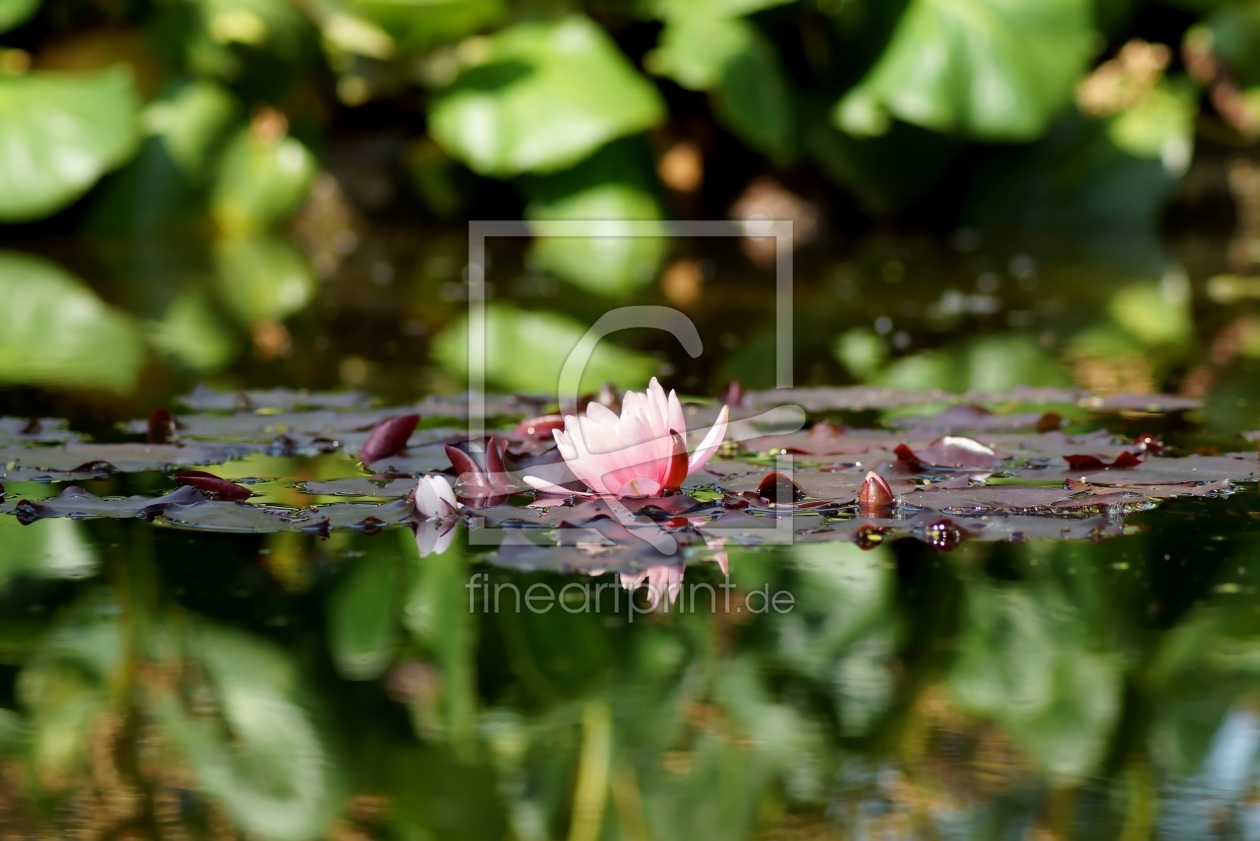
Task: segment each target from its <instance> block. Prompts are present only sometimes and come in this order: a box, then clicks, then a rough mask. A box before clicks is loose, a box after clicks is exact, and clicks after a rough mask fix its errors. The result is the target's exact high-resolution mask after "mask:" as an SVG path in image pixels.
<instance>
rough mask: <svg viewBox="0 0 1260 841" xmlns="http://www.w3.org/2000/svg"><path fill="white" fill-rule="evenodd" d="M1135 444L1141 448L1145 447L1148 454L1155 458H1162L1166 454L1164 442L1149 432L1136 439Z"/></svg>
mask: <svg viewBox="0 0 1260 841" xmlns="http://www.w3.org/2000/svg"><path fill="white" fill-rule="evenodd" d="M1133 443H1134V444H1137V445H1138V446H1140V447H1145V448H1146V452H1148V453H1150V454H1151V455H1153V456H1162V455H1163V454H1164V442H1163V441H1161V440H1160V439H1159V438H1158V437H1156V436H1154V435H1152V434H1150V433H1149V432H1144V433H1142V434H1141V435H1139V436H1137V437H1136V438H1134V439H1133Z"/></svg>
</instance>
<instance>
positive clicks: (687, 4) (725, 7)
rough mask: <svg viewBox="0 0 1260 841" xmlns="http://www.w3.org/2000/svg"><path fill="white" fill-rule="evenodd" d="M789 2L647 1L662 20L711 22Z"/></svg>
mask: <svg viewBox="0 0 1260 841" xmlns="http://www.w3.org/2000/svg"><path fill="white" fill-rule="evenodd" d="M789 2H791V0H649V2H648V3H647V6H648V8H649V9H651V11H652V13H653V14H655V15H658V16H659V17H663V18H670V19H673V18H681V17H699V18H707V19H709V20H713V19H716V18H730V17H737V16H739V15H747V14H751V13H752V12H759V11H761V10H762V9H769V8H771V7H773V6H781V5H783V4H784V3H789Z"/></svg>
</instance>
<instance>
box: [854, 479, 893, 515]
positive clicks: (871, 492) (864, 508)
mask: <svg viewBox="0 0 1260 841" xmlns="http://www.w3.org/2000/svg"><path fill="white" fill-rule="evenodd" d="M895 504H896V497H894V496H893V492H892V488H890V487H888V483H887V482H885V481H884V477H883V476H880V475H879V474H878V473H876V472H875V471H874V470H871V471H869V472H867V474H866V478H865V479H863V480H862V488H861V489H860V490H859V491H858V513H859V514H861V515H862V516H863V517H880V516H887V514H888V513H890V511H891V509H892V507H893V506H894V505H895Z"/></svg>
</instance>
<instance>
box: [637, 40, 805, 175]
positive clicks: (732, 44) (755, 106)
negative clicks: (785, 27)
mask: <svg viewBox="0 0 1260 841" xmlns="http://www.w3.org/2000/svg"><path fill="white" fill-rule="evenodd" d="M652 56H653V63H654V66H652V70H653V71H654V72H661V73H664V74H665V75H667V76H669V77H670V78H671V79H673V80H674V81H676V82H677V83H678V84H680V85H682V86H683V87H685V88H689V89H690V90H699V91H708V92H709V93H710V94H711V95H712V96H713V107H714V111H715V113H716V114H717V116H718V118H719V119H720V120H721V121H722V122H723V123H725V124H726V125H727V126H728V127H729V128H730V129H731V130H732V131H734V132H735V133H736V134H738V135H739V136H740V137H742V138H743V139H744V140H746V141H747V142H748V143H749V145H751V146H753V147H754V148H756V149H758V150H760V151H762V152H765V153H767V154H769V155H772V156H774V157H776V158H787V157H788V156H790V154H791V153H792V149H793V146H794V140H795V138H794V128H795V116H794V114H793V108H792V95H793V93H792V89H791V87H790V86H789V85H788V83H787V80H786V78H785V77H784V75H783V68H782V67H781V66H780V64H779V56H778V53H776V52H775V49H774V45H773V44H771V43H770V41H769V40H768V39H767V38H766V37H765V36H764V35H762V34H761V33H760V32H758V31H757V29H756V28H754V27H753V26H752V25H751V24H750V23H748V21H746V20H743V19H741V18H713V17H707V16H696V15H688V16H686V17H681V18H678V19H676V20H671V21H670V22H669V23H668V24H667V25H666V26H665V30H664V32H663V33H662V34H661V43H660V46H659V47H658V49H657V51H656V52H655V53H653V54H652Z"/></svg>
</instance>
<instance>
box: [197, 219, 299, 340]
mask: <svg viewBox="0 0 1260 841" xmlns="http://www.w3.org/2000/svg"><path fill="white" fill-rule="evenodd" d="M214 264H215V270H216V275H217V277H218V281H219V291H220V293H221V294H222V295H223V298H224V300H225V301H226V302H227V304H228V307H229V308H231V310H232V312H234V313H235V314H236V316H237V317H238V318H239V319H240V320H241V322H242V323H244V324H246V325H254V324H258V323H260V322H264V321H283V320H284V319H286V318H288V317H289V316H291V315H293V314H294V313H296V312H298V311H299V310H301V309H302V308H304V307H305V306H306V305H307V304H308V303H310V301H311V299H312V298H313V297H314V296H315V290H316V288H317V286H318V281H316V279H315V276H314V275H313V274H312V273H311V269H310V266H308V265H307V263H306V258H305V257H303V256H302V254H301V253H300V252H299V251H298V250H297V249H296V248H294V247H293V246H292V245H290V244H289V243H287V242H285V241H284V240H282V239H278V238H276V237H270V236H254V237H239V238H238V237H229V238H227V239H222V240H219V241H218V242H216V243H215V246H214Z"/></svg>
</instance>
